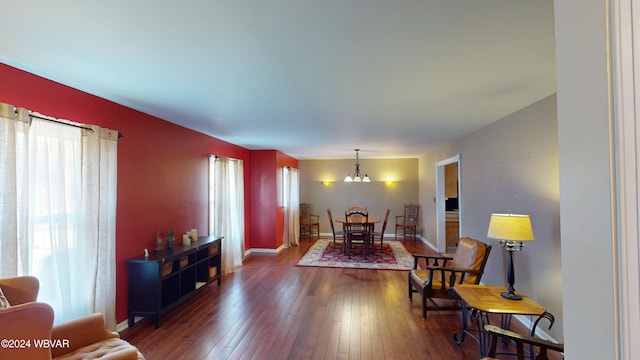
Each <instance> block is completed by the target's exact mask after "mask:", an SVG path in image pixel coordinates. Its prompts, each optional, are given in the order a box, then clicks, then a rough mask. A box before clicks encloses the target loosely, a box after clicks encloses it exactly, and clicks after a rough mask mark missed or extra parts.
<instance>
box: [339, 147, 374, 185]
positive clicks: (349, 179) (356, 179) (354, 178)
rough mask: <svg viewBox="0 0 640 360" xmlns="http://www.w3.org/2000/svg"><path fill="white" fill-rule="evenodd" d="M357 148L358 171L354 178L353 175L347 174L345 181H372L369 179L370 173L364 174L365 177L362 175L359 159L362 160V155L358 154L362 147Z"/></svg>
mask: <svg viewBox="0 0 640 360" xmlns="http://www.w3.org/2000/svg"><path fill="white" fill-rule="evenodd" d="M355 150H356V172H355V174H354V176H353V178H352V177H351V175H347V177H346V178H344V182H371V179H369V175H367V174H364V178H361V177H360V163H359V162H358V160H360V156H359V155H358V151H360V149H355Z"/></svg>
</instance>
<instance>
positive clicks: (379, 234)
mask: <svg viewBox="0 0 640 360" xmlns="http://www.w3.org/2000/svg"><path fill="white" fill-rule="evenodd" d="M390 212H391V209H387V210H386V211H385V212H384V220H383V221H382V229H381V230H380V232H376V231H374V232H373V241H374V242H375V241H376V240H377V239H380V252H382V251H383V248H382V246H383V241H384V232H385V230H386V229H387V222H388V221H389V213H390ZM373 245H374V246H375V244H373Z"/></svg>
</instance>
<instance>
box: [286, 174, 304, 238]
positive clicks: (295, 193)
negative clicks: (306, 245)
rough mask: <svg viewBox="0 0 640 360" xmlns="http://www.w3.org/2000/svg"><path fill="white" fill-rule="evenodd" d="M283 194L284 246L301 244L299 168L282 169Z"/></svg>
mask: <svg viewBox="0 0 640 360" xmlns="http://www.w3.org/2000/svg"><path fill="white" fill-rule="evenodd" d="M282 172H283V176H282V195H283V207H284V232H283V234H282V244H283V246H284V247H287V248H288V247H291V246H298V245H300V191H299V188H300V185H299V182H300V180H299V176H298V169H295V168H290V167H285V168H283V170H282Z"/></svg>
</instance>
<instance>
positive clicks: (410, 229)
mask: <svg viewBox="0 0 640 360" xmlns="http://www.w3.org/2000/svg"><path fill="white" fill-rule="evenodd" d="M419 213H420V204H405V205H404V214H403V215H397V216H396V232H395V238H396V239H398V231H402V237H403V238H406V237H407V235H408V236H409V239H415V238H416V228H417V225H418V214H419Z"/></svg>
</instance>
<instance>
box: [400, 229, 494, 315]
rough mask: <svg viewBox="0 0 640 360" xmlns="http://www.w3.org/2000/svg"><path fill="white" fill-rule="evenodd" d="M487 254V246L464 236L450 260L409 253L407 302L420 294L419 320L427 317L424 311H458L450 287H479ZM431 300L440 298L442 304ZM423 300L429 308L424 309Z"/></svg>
mask: <svg viewBox="0 0 640 360" xmlns="http://www.w3.org/2000/svg"><path fill="white" fill-rule="evenodd" d="M490 252H491V245H487V244H485V243H483V242H481V241H478V240H475V239H472V238H469V237H465V238H462V239H460V241H459V243H458V247H457V248H456V252H455V254H454V255H453V256H452V257H450V256H444V255H420V254H413V258H414V263H413V270H411V271H410V272H409V301H411V300H413V293H414V292H418V293H420V294H421V295H422V318H423V319H426V318H427V309H433V310H458V309H460V303H459V301H458V300H459V298H458V296H457V294H456V293H455V291H453V287H454V286H455V285H456V284H479V283H480V278H481V277H482V274H483V273H484V267H485V265H486V264H487V260H488V259H489V253H490ZM420 259H423V260H424V268H418V265H419V260H420ZM434 299H442V300H443V303H442V304H438V303H437V302H436V301H434ZM427 300H430V301H431V303H432V305H433V306H431V307H428V306H427ZM454 300H455V301H454Z"/></svg>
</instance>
